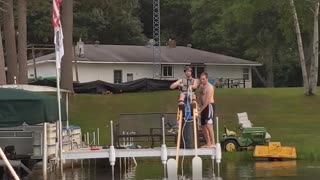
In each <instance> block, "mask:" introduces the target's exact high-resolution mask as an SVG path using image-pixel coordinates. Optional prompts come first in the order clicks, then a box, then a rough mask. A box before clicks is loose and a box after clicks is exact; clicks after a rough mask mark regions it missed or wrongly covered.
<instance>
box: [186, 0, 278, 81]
mask: <svg viewBox="0 0 320 180" xmlns="http://www.w3.org/2000/svg"><path fill="white" fill-rule="evenodd" d="M191 12H192V16H193V17H192V24H193V40H194V43H195V46H196V47H200V48H201V49H204V50H209V51H213V52H216V53H221V54H225V55H230V56H236V57H240V58H244V59H250V60H257V61H259V62H262V63H263V65H264V66H263V69H261V68H259V73H260V74H261V75H260V74H259V77H260V79H261V80H262V82H263V83H264V86H267V87H273V86H274V66H275V65H274V63H275V62H276V61H277V60H278V59H277V53H278V51H279V49H280V46H283V43H282V41H283V36H282V33H281V31H280V30H279V28H277V27H278V26H279V19H280V17H281V16H280V12H279V8H278V7H277V3H276V1H275V0H270V1H257V0H242V1H237V0H229V1H223V0H214V1H210V0H199V1H197V0H194V1H193V2H192V9H191ZM257 72H258V71H257ZM261 72H263V73H261Z"/></svg>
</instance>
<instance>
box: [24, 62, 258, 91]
mask: <svg viewBox="0 0 320 180" xmlns="http://www.w3.org/2000/svg"><path fill="white" fill-rule="evenodd" d="M191 66H192V65H191ZM184 67H185V65H183V64H176V65H173V77H165V78H163V79H166V80H175V79H179V78H182V77H183V76H184V72H183V70H184ZM28 68H29V69H28V75H29V77H31V78H32V76H31V74H34V70H33V66H28ZM243 68H248V67H246V66H216V65H207V66H205V71H206V72H207V73H208V75H209V79H217V78H224V79H227V78H233V79H235V78H237V79H239V78H243ZM114 70H121V71H122V82H127V74H128V73H129V74H133V80H137V79H141V78H152V77H153V65H152V64H149V65H146V64H103V63H101V64H93V63H92V64H91V63H78V75H79V82H81V83H83V82H90V81H95V80H102V81H106V82H110V83H114ZM37 75H38V77H40V76H42V77H48V76H55V75H56V71H55V63H54V62H47V63H42V64H37ZM73 79H74V81H76V74H75V69H74V68H73ZM241 83H242V82H241ZM245 86H246V88H251V87H252V77H251V68H249V80H246V82H245ZM241 87H243V85H241Z"/></svg>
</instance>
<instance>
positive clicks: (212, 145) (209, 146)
mask: <svg viewBox="0 0 320 180" xmlns="http://www.w3.org/2000/svg"><path fill="white" fill-rule="evenodd" d="M207 148H216V145H215V144H211V145H207Z"/></svg>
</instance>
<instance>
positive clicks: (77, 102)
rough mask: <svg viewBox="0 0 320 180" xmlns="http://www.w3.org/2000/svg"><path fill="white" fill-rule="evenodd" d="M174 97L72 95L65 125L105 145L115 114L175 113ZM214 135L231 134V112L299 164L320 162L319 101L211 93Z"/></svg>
mask: <svg viewBox="0 0 320 180" xmlns="http://www.w3.org/2000/svg"><path fill="white" fill-rule="evenodd" d="M177 98H178V92H177V91H163V92H152V93H130V94H119V95H74V96H73V97H71V98H70V102H71V103H70V119H71V120H70V121H71V124H74V125H80V126H81V128H82V132H83V133H84V132H87V131H90V132H92V131H94V130H95V129H96V128H100V132H101V138H100V139H101V140H100V141H101V142H103V143H104V144H109V143H110V138H109V134H110V133H109V130H110V129H109V126H108V125H109V121H110V120H114V121H116V120H117V118H118V115H119V113H145V112H175V111H176V102H177ZM215 98H216V104H217V116H218V117H219V120H220V128H219V129H220V132H221V131H222V129H223V125H227V127H228V128H229V129H231V130H235V129H236V127H237V125H238V122H237V118H236V113H237V112H244V111H246V112H248V115H249V119H250V120H251V122H253V123H254V125H255V126H264V127H266V128H267V129H268V131H269V133H270V134H271V136H272V140H273V141H281V143H282V144H283V145H288V146H296V147H297V152H298V158H299V159H309V160H320V125H319V124H318V122H320V97H318V96H314V97H305V96H304V95H303V90H302V89H301V88H274V89H269V88H261V89H216V94H215Z"/></svg>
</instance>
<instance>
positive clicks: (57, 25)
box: [52, 0, 64, 69]
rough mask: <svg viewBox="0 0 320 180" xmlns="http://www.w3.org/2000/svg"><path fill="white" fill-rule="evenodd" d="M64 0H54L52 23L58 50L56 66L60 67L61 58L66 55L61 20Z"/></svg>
mask: <svg viewBox="0 0 320 180" xmlns="http://www.w3.org/2000/svg"><path fill="white" fill-rule="evenodd" d="M61 3H62V0H53V10H52V25H53V29H54V44H55V51H56V67H57V68H58V69H60V67H61V59H62V57H63V55H64V48H63V32H62V26H61V21H60V4H61Z"/></svg>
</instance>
